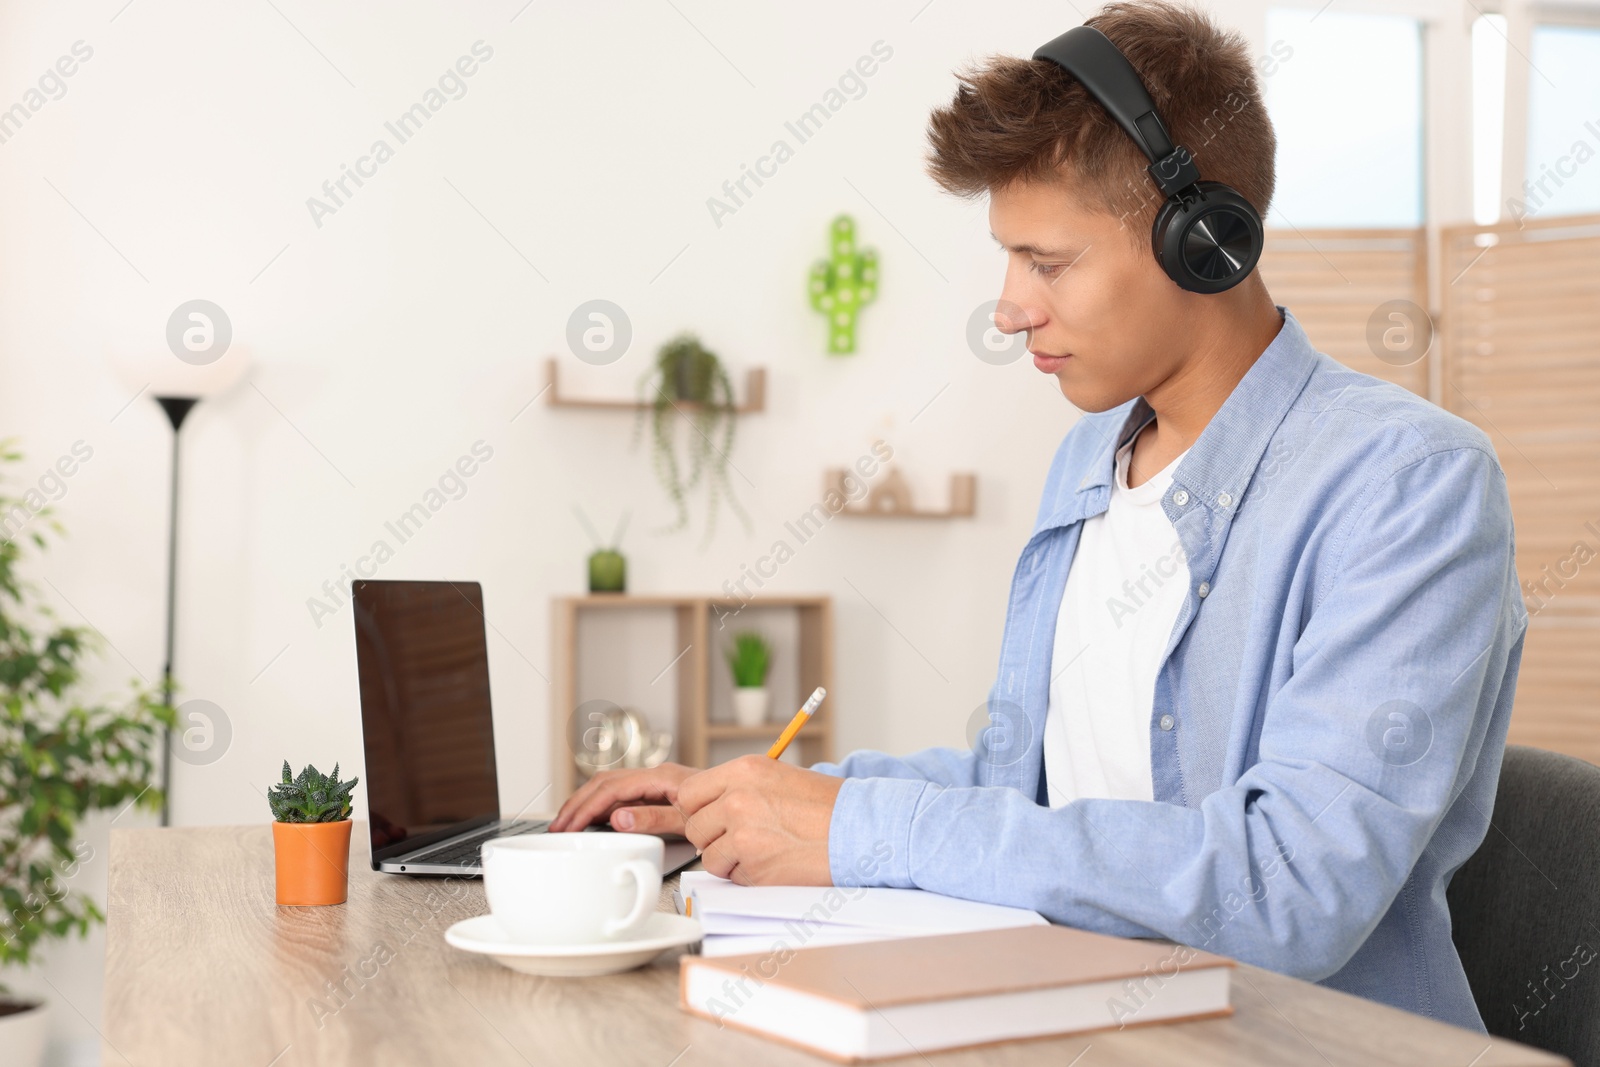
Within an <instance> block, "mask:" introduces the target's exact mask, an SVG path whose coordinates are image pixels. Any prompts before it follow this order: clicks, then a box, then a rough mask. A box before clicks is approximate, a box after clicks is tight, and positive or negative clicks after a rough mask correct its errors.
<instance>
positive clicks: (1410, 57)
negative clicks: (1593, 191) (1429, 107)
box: [1262, 8, 1600, 229]
mask: <svg viewBox="0 0 1600 1067" xmlns="http://www.w3.org/2000/svg"><path fill="white" fill-rule="evenodd" d="M1266 39H1267V40H1268V41H1271V42H1274V46H1273V48H1274V50H1273V54H1274V55H1276V56H1278V57H1280V61H1279V62H1278V63H1277V64H1276V65H1275V69H1273V70H1272V72H1271V73H1270V74H1267V73H1265V71H1264V72H1263V78H1262V80H1263V81H1264V82H1265V85H1266V95H1267V109H1268V111H1269V112H1271V115H1272V125H1273V128H1274V129H1275V130H1276V131H1277V135H1278V187H1277V193H1276V195H1275V196H1274V199H1273V205H1272V209H1271V213H1270V216H1269V217H1268V219H1267V225H1269V226H1274V225H1276V226H1292V227H1295V228H1298V229H1306V228H1308V227H1409V226H1420V225H1422V217H1423V216H1422V35H1421V29H1420V26H1419V25H1418V23H1417V20H1416V19H1413V18H1407V17H1404V16H1399V15H1373V14H1351V13H1346V12H1339V11H1330V10H1326V9H1324V10H1321V11H1318V10H1315V9H1311V8H1305V9H1301V8H1272V9H1269V10H1268V12H1267V34H1266ZM1278 42H1282V43H1281V44H1279V43H1278ZM1334 87H1337V89H1336V91H1335V89H1334ZM1596 169H1597V171H1600V168H1596Z"/></svg>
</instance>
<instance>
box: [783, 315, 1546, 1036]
mask: <svg viewBox="0 0 1600 1067" xmlns="http://www.w3.org/2000/svg"><path fill="white" fill-rule="evenodd" d="M1281 310H1283V309H1280V311H1281ZM1150 417H1151V411H1150V408H1149V405H1148V404H1146V403H1145V401H1144V400H1143V399H1139V400H1135V401H1131V402H1129V403H1128V404H1125V405H1123V406H1121V407H1119V408H1116V409H1114V410H1111V411H1107V412H1102V413H1100V414H1098V415H1086V416H1084V417H1083V418H1082V419H1081V420H1079V422H1078V423H1077V424H1076V425H1074V426H1073V427H1072V429H1071V430H1070V431H1069V432H1068V433H1067V436H1066V438H1065V440H1063V441H1062V443H1061V446H1060V448H1059V449H1058V450H1057V452H1056V456H1055V459H1054V461H1053V463H1052V464H1051V467H1050V474H1049V476H1048V478H1047V480H1046V482H1045V488H1044V498H1043V501H1042V502H1041V504H1040V507H1039V514H1038V519H1037V521H1036V522H1035V525H1034V530H1033V534H1032V536H1031V537H1030V538H1029V539H1028V543H1027V545H1026V546H1025V547H1024V548H1023V550H1022V556H1021V559H1020V560H1019V561H1018V564H1017V569H1016V573H1015V575H1014V577H1013V578H1012V582H1011V595H1010V604H1009V606H1008V607H1007V610H1006V620H1005V635H1004V639H1003V641H1002V643H1001V649H1000V670H999V674H998V676H997V678H996V681H995V684H994V686H993V688H992V689H991V690H990V695H989V704H988V711H989V723H990V725H989V726H988V728H987V729H985V730H983V731H982V732H981V733H979V735H978V740H977V741H976V742H975V743H974V746H973V748H972V749H971V750H963V749H953V748H935V749H928V750H926V751H923V752H918V753H915V754H913V755H910V756H907V757H904V758H898V757H894V756H889V755H886V754H884V753H881V752H870V751H863V752H856V753H853V754H851V755H850V756H849V757H847V758H846V759H845V760H844V761H843V762H842V763H838V764H817V765H816V766H815V767H814V768H813V769H815V770H819V771H823V772H825V773H829V774H834V775H840V776H844V777H845V779H846V780H845V782H844V783H843V785H842V786H841V787H840V790H839V795H838V799H837V802H836V804H835V806H834V810H833V821H832V825H831V827H830V830H829V838H828V853H829V863H830V866H831V869H832V876H833V880H834V882H835V884H838V885H861V884H868V885H888V886H901V887H918V888H922V889H928V890H933V891H935V892H939V893H945V894H949V895H952V896H959V897H967V898H970V899H974V900H984V901H992V902H995V903H1000V904H1010V905H1016V906H1019V907H1024V908H1032V909H1034V910H1036V911H1038V912H1040V913H1041V914H1043V915H1044V916H1045V917H1046V918H1048V919H1050V920H1051V921H1053V922H1057V923H1064V924H1067V925H1069V926H1076V927H1081V928H1083V929H1086V930H1095V931H1099V932H1102V933H1108V934H1118V935H1122V936H1127V937H1161V938H1170V939H1172V940H1174V941H1177V942H1180V943H1182V944H1186V945H1191V946H1194V947H1197V948H1201V949H1205V950H1207V951H1211V952H1216V953H1220V954H1222V955H1225V956H1231V957H1233V958H1235V959H1238V960H1242V961H1245V962H1247V963H1252V964H1256V965H1258V966H1261V967H1266V968H1269V969H1271V970H1274V971H1279V972H1282V973H1284V974H1290V975H1295V976H1297V977H1301V978H1306V979H1310V980H1313V981H1317V982H1321V983H1322V984H1324V985H1327V986H1330V987H1332V988H1335V989H1341V990H1345V991H1347V992H1350V993H1355V994H1357V995H1360V996H1364V997H1370V998H1371V999H1373V1000H1378V1001H1383V1002H1385V1003H1388V1004H1393V1005H1395V1006H1397V1007H1401V1008H1405V1009H1407V1010H1409V1011H1413V1012H1416V1013H1418V1014H1421V1015H1427V1016H1431V1017H1433V1018H1437V1019H1442V1020H1444V1021H1446V1022H1451V1023H1456V1024H1458V1025H1461V1026H1466V1027H1470V1028H1473V1029H1476V1030H1479V1031H1481V1030H1483V1023H1482V1021H1481V1019H1480V1018H1479V1015H1478V1011H1477V1008H1476V1006H1475V1005H1474V1003H1473V1000H1472V992H1471V990H1470V989H1469V988H1468V986H1467V979H1466V975H1465V973H1464V972H1463V970H1462V967H1461V961H1460V959H1459V957H1458V956H1457V955H1456V950H1455V946H1454V945H1453V943H1452V942H1451V939H1450V914H1449V910H1448V908H1447V906H1446V902H1445V889H1446V887H1447V886H1448V885H1449V882H1450V876H1451V875H1452V874H1453V873H1454V872H1455V870H1456V869H1457V868H1458V867H1460V866H1461V864H1462V863H1464V862H1466V860H1467V858H1468V857H1469V856H1471V855H1472V853H1473V852H1474V851H1475V850H1476V849H1477V847H1478V845H1479V843H1480V842H1481V841H1482V840H1483V838H1484V834H1485V832H1486V831H1487V829H1488V825H1489V815H1490V811H1491V809H1492V807H1493V804H1494V796H1495V785H1496V782H1497V780H1498V778H1499V774H1500V759H1501V755H1502V753H1503V751H1504V747H1505V735H1506V724H1507V720H1508V719H1509V717H1510V715H1511V698H1512V693H1513V690H1514V689H1515V687H1516V677H1517V666H1518V663H1519V662H1520V660H1521V656H1522V639H1523V634H1524V632H1525V631H1526V629H1527V618H1528V616H1527V611H1526V610H1525V609H1524V607H1523V603H1522V597H1521V594H1520V590H1519V587H1518V583H1517V577H1516V572H1515V570H1514V568H1513V555H1512V549H1513V540H1512V528H1511V507H1510V502H1509V500H1508V498H1507V495H1506V482H1505V476H1504V473H1503V472H1502V471H1501V469H1500V465H1499V463H1498V462H1497V460H1496V458H1495V454H1494V450H1493V448H1492V447H1491V445H1490V443H1489V441H1488V439H1487V438H1486V437H1485V436H1484V435H1483V434H1482V433H1481V432H1480V431H1478V430H1477V429H1476V428H1474V427H1473V426H1471V425H1469V424H1468V423H1466V422H1464V421H1462V420H1461V419H1459V418H1456V417H1455V416H1453V415H1450V414H1449V413H1447V412H1445V411H1443V410H1441V409H1440V408H1438V407H1436V406H1434V405H1433V404H1430V403H1428V402H1427V401H1425V400H1423V399H1421V398H1419V397H1417V396H1415V395H1413V394H1412V393H1409V392H1407V391H1405V390H1403V389H1401V388H1399V387H1397V386H1394V385H1389V384H1386V383H1384V382H1381V381H1379V380H1377V379H1375V378H1371V377H1369V376H1367V375H1363V374H1359V373H1357V372H1355V371H1352V370H1349V369H1348V368H1346V367H1344V366H1342V365H1341V364H1339V363H1337V362H1335V361H1334V360H1332V359H1330V358H1329V357H1327V356H1325V355H1323V354H1321V353H1319V352H1317V351H1316V350H1315V349H1313V348H1312V346H1311V344H1310V342H1309V341H1308V340H1307V338H1306V335H1305V332H1304V330H1303V329H1302V328H1301V326H1300V324H1299V323H1298V322H1297V321H1296V320H1295V318H1294V316H1293V315H1292V314H1289V313H1287V312H1284V324H1283V326H1282V328H1281V329H1280V331H1279V333H1278V335H1277V337H1276V338H1275V339H1274V340H1273V342H1272V344H1271V345H1270V346H1268V348H1267V350H1266V351H1265V352H1264V353H1263V354H1262V356H1261V358H1260V359H1259V360H1257V361H1256V363H1255V365H1254V366H1252V367H1251V369H1250V370H1249V372H1248V373H1247V374H1246V375H1245V376H1244V378H1243V380H1241V381H1240V383H1239V385H1238V386H1237V387H1236V388H1235V389H1234V391H1233V393H1232V395H1230V396H1229V397H1228V399H1227V401H1226V402H1225V403H1224V404H1223V405H1222V408H1221V410H1219V411H1218V412H1217V414H1216V416H1215V417H1214V418H1213V419H1212V420H1211V422H1210V424H1209V425H1208V426H1207V427H1206V429H1205V431H1204V432H1203V433H1202V434H1201V435H1200V437H1199V439H1198V440H1197V441H1195V443H1194V445H1193V447H1192V448H1191V449H1190V450H1189V454H1188V456H1187V457H1185V458H1184V460H1183V461H1182V463H1180V464H1179V466H1178V469H1177V471H1176V473H1175V476H1174V478H1173V482H1172V485H1171V487H1170V488H1169V489H1168V490H1167V493H1166V495H1165V497H1164V498H1163V500H1162V506H1163V508H1164V510H1165V511H1166V514H1167V516H1168V518H1170V519H1171V520H1172V524H1173V527H1174V528H1175V529H1176V530H1177V533H1178V536H1179V538H1180V539H1181V541H1182V542H1183V547H1184V551H1185V553H1186V555H1187V557H1188V562H1189V591H1188V596H1187V598H1186V599H1185V601H1184V604H1183V606H1182V608H1180V609H1179V612H1178V619H1177V622H1176V623H1175V624H1174V626H1173V630H1172V636H1171V639H1170V640H1169V642H1168V644H1167V648H1166V652H1165V656H1164V658H1163V660H1162V663H1161V668H1160V673H1159V674H1158V675H1157V678H1156V688H1155V701H1154V706H1153V707H1152V708H1150V709H1148V710H1147V709H1143V708H1129V709H1128V714H1130V715H1135V714H1141V715H1142V714H1148V715H1149V722H1150V749H1151V753H1150V763H1151V774H1152V777H1153V780H1154V785H1155V792H1154V797H1155V799H1154V800H1153V801H1139V800H1105V799H1080V800H1076V801H1073V802H1072V803H1070V804H1067V805H1064V806H1062V807H1060V808H1056V809H1052V808H1050V807H1049V806H1048V805H1047V804H1046V803H1045V796H1046V792H1045V783H1044V780H1043V778H1044V771H1043V758H1042V736H1043V728H1044V721H1045V712H1046V708H1047V704H1048V701H1049V693H1050V679H1051V675H1052V665H1051V646H1052V642H1053V637H1054V632H1055V625H1056V615H1057V609H1058V607H1059V605H1060V602H1061V594H1062V589H1063V587H1064V586H1065V584H1066V579H1067V571H1068V569H1069V568H1070V567H1071V565H1072V557H1073V552H1074V550H1075V548H1076V546H1077V542H1078V533H1079V530H1080V529H1081V527H1082V523H1083V520H1084V519H1086V518H1089V517H1090V516H1093V515H1098V514H1100V513H1101V512H1103V511H1105V510H1106V507H1107V503H1108V501H1109V498H1110V490H1111V479H1112V476H1113V466H1112V465H1113V459H1114V455H1115V451H1116V448H1117V446H1118V445H1120V444H1122V443H1123V442H1125V441H1126V440H1127V439H1128V438H1129V436H1130V435H1131V434H1132V433H1133V432H1135V431H1136V430H1138V429H1139V428H1140V427H1142V426H1143V425H1144V424H1145V423H1146V422H1147V421H1148V420H1149V419H1150ZM1086 654H1089V655H1092V654H1093V649H1092V647H1091V648H1090V649H1089V650H1088V652H1087V653H1086ZM1057 669H1059V668H1057ZM981 721H982V720H981V718H980V724H981ZM885 857H886V858H885ZM1135 1018H1136V1017H1135Z"/></svg>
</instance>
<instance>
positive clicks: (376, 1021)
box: [102, 823, 1566, 1067]
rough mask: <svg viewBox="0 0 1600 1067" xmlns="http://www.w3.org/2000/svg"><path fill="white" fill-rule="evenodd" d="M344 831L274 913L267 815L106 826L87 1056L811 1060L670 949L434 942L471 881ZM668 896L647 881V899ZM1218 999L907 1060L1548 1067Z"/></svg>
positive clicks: (1289, 1000) (1324, 994) (1377, 1020)
mask: <svg viewBox="0 0 1600 1067" xmlns="http://www.w3.org/2000/svg"><path fill="white" fill-rule="evenodd" d="M353 836H354V842H353V844H352V847H351V856H350V861H351V871H350V899H349V901H348V902H347V903H346V904H344V905H342V906H338V907H327V908H280V907H278V906H277V905H276V904H274V903H273V877H272V835H271V831H270V828H269V827H268V826H266V825H258V826H246V827H206V828H192V829H166V830H161V829H130V830H113V831H112V833H111V874H110V887H109V907H108V916H107V917H108V920H109V921H108V926H107V930H106V987H105V1016H104V1023H103V1031H102V1034H103V1038H104V1055H105V1059H104V1062H105V1063H106V1064H107V1065H112V1064H124V1063H129V1064H136V1065H138V1067H147V1065H148V1067H156V1065H160V1067H169V1065H178V1064H203V1065H205V1067H212V1065H216V1064H227V1065H239V1067H269V1065H271V1067H294V1065H298V1064H365V1063H373V1064H386V1065H387V1064H408V1063H417V1064H430V1065H431V1064H473V1065H499V1064H505V1065H512V1067H514V1065H518V1064H539V1065H544V1064H569V1063H570V1064H605V1065H624V1067H625V1065H637V1067H694V1065H699V1064H735V1065H739V1067H750V1065H752V1064H760V1065H768V1064H771V1065H776V1067H785V1065H791V1064H812V1065H815V1064H819V1063H828V1062H830V1061H827V1060H821V1059H817V1058H815V1057H812V1056H808V1055H806V1054H804V1053H802V1052H799V1051H796V1050H794V1049H791V1048H788V1047H785V1046H782V1045H778V1044H775V1043H772V1042H768V1041H766V1040H763V1039H762V1038H759V1037H754V1036H751V1035H749V1034H744V1033H740V1032H737V1031H735V1030H732V1029H719V1028H718V1027H717V1025H716V1024H715V1023H711V1022H708V1021H705V1020H702V1019H698V1018H695V1017H692V1016H689V1015H687V1014H685V1013H684V1012H682V1011H681V1010H679V1008H678V964H677V953H668V954H667V955H664V956H663V957H661V958H660V959H658V960H657V961H656V962H655V963H654V964H652V965H651V966H648V967H645V968H643V969H640V970H637V971H632V972H629V973H626V974H620V975H612V976H609V977H604V978H578V979H555V978H535V977H531V976H528V975H523V974H517V973H514V972H512V971H509V970H506V969H505V968H503V967H501V966H500V965H498V964H496V963H494V962H493V961H492V960H488V959H484V958H482V957H478V956H473V955H469V954H468V953H465V952H460V951H458V950H456V949H453V948H451V947H450V946H448V945H446V944H445V942H444V931H445V929H446V928H447V927H448V926H449V925H450V924H451V923H453V922H456V921H457V920H459V919H464V918H467V917H469V916H472V915H479V914H482V913H484V912H485V911H487V910H488V909H487V907H486V906H485V904H484V897H483V885H482V883H481V882H478V881H475V880H443V879H420V878H406V877H399V876H394V875H383V874H377V873H375V872H373V871H372V870H371V869H370V865H369V862H368V849H367V845H366V827H365V825H364V824H360V823H358V824H357V825H356V827H355V833H354V835H353ZM667 900H668V894H667V892H666V891H663V894H662V906H663V907H667V906H669V905H668V903H667ZM1233 1002H1234V1006H1235V1009H1236V1011H1235V1014H1234V1015H1233V1016H1232V1017H1231V1018H1227V1019H1213V1020H1206V1021H1200V1022H1190V1023H1181V1024H1176V1025H1167V1026H1150V1027H1143V1028H1130V1029H1128V1030H1124V1031H1120V1032H1102V1033H1095V1034H1084V1035H1082V1036H1078V1037H1071V1038H1063V1039H1059V1040H1049V1041H1027V1042H1018V1043H1012V1044H1007V1045H1001V1046H996V1047H990V1048H985V1049H981V1050H977V1051H973V1052H952V1053H937V1054H933V1055H929V1056H927V1057H925V1060H926V1061H928V1062H931V1063H933V1064H936V1065H938V1067H958V1065H963V1067H964V1065H977V1064H985V1065H998V1067H1006V1065H1015V1064H1053V1065H1057V1067H1065V1065H1067V1064H1081V1065H1082V1067H1115V1065H1128V1067H1132V1065H1143V1064H1152V1063H1173V1064H1183V1065H1184V1067H1207V1065H1213V1064H1214V1065H1218V1067H1224V1065H1225V1067H1251V1065H1256V1064H1260V1065H1268V1064H1270V1065H1272V1067H1280V1065H1283V1064H1315V1065H1321V1064H1329V1065H1334V1067H1342V1065H1344V1064H1350V1065H1360V1067H1373V1065H1379V1064H1422V1063H1428V1064H1454V1065H1457V1067H1468V1065H1469V1064H1470V1065H1471V1067H1505V1065H1513V1064H1514V1065H1523V1064H1526V1065H1534V1064H1549V1065H1556V1064H1564V1063H1566V1061H1565V1060H1563V1059H1561V1058H1559V1057H1556V1056H1551V1055H1549V1054H1547V1053H1543V1052H1539V1051H1536V1050H1533V1049H1530V1048H1527V1047H1525V1046H1522V1045H1517V1044H1514V1043H1512V1042H1509V1041H1502V1040H1498V1039H1489V1038H1485V1037H1483V1036H1482V1035H1479V1034H1474V1033H1471V1032H1469V1031H1466V1030H1460V1029H1457V1028H1455V1027H1452V1026H1446V1025H1444V1024H1442V1023H1436V1022H1431V1021H1429V1020H1427V1019H1423V1018H1420V1017H1418V1016H1414V1015H1410V1014H1408V1013H1406V1012H1402V1011H1399V1010H1397V1009H1394V1008H1388V1007H1384V1006H1382V1005H1379V1004H1375V1003H1372V1002H1370V1001H1366V1000H1361V999H1359V998H1356V997H1351V996H1346V995H1344V994H1342V993H1335V992H1332V991H1330V990H1327V989H1323V988H1321V987H1320V986H1316V985H1312V984H1310V983H1308V982H1302V981H1298V980H1296V979H1293V978H1285V977H1283V976H1281V975H1277V974H1273V973H1271V972H1269V971H1263V970H1259V969H1257V968H1255V967H1247V966H1242V965H1241V966H1240V967H1239V968H1238V970H1237V971H1236V972H1235V981H1234V994H1233ZM1085 1050H1088V1051H1087V1054H1085ZM1080 1056H1081V1057H1082V1058H1081V1059H1080V1058H1078V1057H1080ZM900 1062H904V1063H920V1062H923V1061H922V1060H915V1059H913V1060H902V1061H900Z"/></svg>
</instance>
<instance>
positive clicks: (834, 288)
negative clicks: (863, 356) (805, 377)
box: [809, 215, 878, 356]
mask: <svg viewBox="0 0 1600 1067" xmlns="http://www.w3.org/2000/svg"><path fill="white" fill-rule="evenodd" d="M828 241H829V246H830V253H829V256H828V258H827V259H819V260H817V261H816V262H815V263H814V264H812V266H811V279H810V286H809V288H810V291H811V307H812V310H814V311H820V312H821V313H822V314H823V315H825V316H826V317H827V319H828V354H829V355H831V356H847V355H849V354H850V353H852V352H854V351H855V350H856V319H857V317H858V316H859V315H860V314H861V309H862V308H864V307H866V306H867V305H868V304H870V303H872V302H873V301H874V300H876V299H877V298H878V250H877V249H875V248H864V249H862V250H861V251H859V252H857V251H856V220H855V219H853V218H851V217H850V216H849V215H840V216H838V217H837V218H835V219H834V220H833V222H832V224H831V225H830V226H829V227H828Z"/></svg>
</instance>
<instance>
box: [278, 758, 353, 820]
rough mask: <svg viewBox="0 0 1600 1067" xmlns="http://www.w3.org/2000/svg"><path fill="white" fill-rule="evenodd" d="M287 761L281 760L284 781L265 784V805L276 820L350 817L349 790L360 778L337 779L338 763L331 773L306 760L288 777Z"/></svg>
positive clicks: (342, 818)
mask: <svg viewBox="0 0 1600 1067" xmlns="http://www.w3.org/2000/svg"><path fill="white" fill-rule="evenodd" d="M291 774H292V772H291V771H290V770H289V761H288V760H284V761H283V781H282V782H280V783H279V784H277V785H273V786H268V787H267V806H268V807H270V808H271V809H272V817H273V818H274V819H276V820H277V821H278V822H342V821H344V820H345V819H348V818H349V817H350V791H351V790H352V789H354V788H355V787H356V783H357V782H358V781H360V779H359V778H352V779H350V780H349V781H348V782H341V781H339V765H338V764H337V763H335V764H334V765H333V773H332V774H323V773H322V772H320V771H318V770H317V769H316V767H314V766H312V765H311V764H309V763H308V764H306V765H305V767H303V768H302V769H301V771H300V773H299V774H297V775H294V776H293V777H291Z"/></svg>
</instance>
